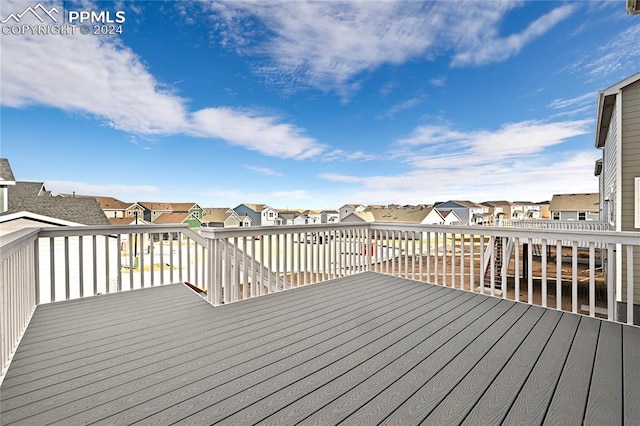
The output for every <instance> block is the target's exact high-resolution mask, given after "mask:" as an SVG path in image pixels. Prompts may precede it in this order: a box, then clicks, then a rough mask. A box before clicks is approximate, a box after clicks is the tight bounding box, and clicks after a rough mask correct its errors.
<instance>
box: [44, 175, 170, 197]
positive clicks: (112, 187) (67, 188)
mask: <svg viewBox="0 0 640 426" xmlns="http://www.w3.org/2000/svg"><path fill="white" fill-rule="evenodd" d="M45 188H47V190H49V191H51V192H53V193H54V194H71V193H74V192H75V193H76V194H80V195H109V196H113V197H116V198H119V197H123V198H125V200H124V201H126V198H127V197H128V196H130V195H135V196H137V195H145V194H146V195H152V194H157V193H158V192H159V191H160V189H159V188H158V187H157V186H153V185H122V184H117V183H105V184H95V183H87V182H76V181H67V180H48V181H46V182H45Z"/></svg>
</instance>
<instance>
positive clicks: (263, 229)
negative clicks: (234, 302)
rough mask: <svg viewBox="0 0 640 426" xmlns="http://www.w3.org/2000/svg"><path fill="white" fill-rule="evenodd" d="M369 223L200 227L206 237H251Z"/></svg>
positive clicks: (332, 229) (352, 227) (357, 225)
mask: <svg viewBox="0 0 640 426" xmlns="http://www.w3.org/2000/svg"><path fill="white" fill-rule="evenodd" d="M369 225H370V224H369V223H322V224H317V225H279V226H250V227H238V228H200V233H201V234H202V236H203V237H205V238H228V237H249V236H260V235H273V234H300V233H305V232H315V231H339V230H342V229H354V228H363V229H367V228H368V227H369Z"/></svg>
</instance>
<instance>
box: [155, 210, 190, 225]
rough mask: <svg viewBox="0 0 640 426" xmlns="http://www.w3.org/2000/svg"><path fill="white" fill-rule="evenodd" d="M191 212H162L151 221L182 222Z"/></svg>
mask: <svg viewBox="0 0 640 426" xmlns="http://www.w3.org/2000/svg"><path fill="white" fill-rule="evenodd" d="M190 215H191V213H188V212H186V213H162V214H161V215H160V216H158V217H157V218H156V220H154V221H153V223H158V224H160V223H183V222H184V221H185V220H187V218H189V216H190Z"/></svg>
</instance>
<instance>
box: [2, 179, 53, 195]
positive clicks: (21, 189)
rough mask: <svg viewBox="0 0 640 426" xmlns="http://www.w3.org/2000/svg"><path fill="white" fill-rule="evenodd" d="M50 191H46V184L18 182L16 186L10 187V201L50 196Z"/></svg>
mask: <svg viewBox="0 0 640 426" xmlns="http://www.w3.org/2000/svg"><path fill="white" fill-rule="evenodd" d="M45 193H47V194H50V192H48V191H44V183H42V182H16V184H15V185H14V186H10V187H9V199H11V197H38V196H43V197H46V196H50V195H45Z"/></svg>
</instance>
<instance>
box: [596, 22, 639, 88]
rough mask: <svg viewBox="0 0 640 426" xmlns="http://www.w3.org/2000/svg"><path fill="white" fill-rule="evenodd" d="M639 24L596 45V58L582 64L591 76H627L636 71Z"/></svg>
mask: <svg viewBox="0 0 640 426" xmlns="http://www.w3.org/2000/svg"><path fill="white" fill-rule="evenodd" d="M638 40H640V24H636V25H633V26H631V27H629V28H627V29H625V30H624V31H621V32H620V33H619V34H617V35H615V36H614V37H612V38H611V39H610V40H609V41H608V42H607V43H605V44H603V45H601V46H599V47H598V51H597V54H596V55H595V56H596V58H595V59H593V60H591V61H589V62H588V63H586V64H584V69H586V70H587V72H588V74H589V75H590V76H591V77H592V78H602V77H606V76H609V75H612V74H613V75H616V76H617V77H616V78H618V77H623V76H625V77H626V76H628V75H631V74H633V73H634V72H637V71H638V61H639V60H640V43H639V42H638Z"/></svg>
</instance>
